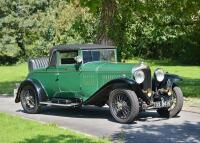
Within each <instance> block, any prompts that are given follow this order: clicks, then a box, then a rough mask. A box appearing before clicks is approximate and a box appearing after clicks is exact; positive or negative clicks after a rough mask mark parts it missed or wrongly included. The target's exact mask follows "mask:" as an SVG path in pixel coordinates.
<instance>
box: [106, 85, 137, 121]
mask: <svg viewBox="0 0 200 143" xmlns="http://www.w3.org/2000/svg"><path fill="white" fill-rule="evenodd" d="M109 108H110V112H111V114H112V116H113V117H114V119H115V120H116V121H117V122H120V123H131V122H133V120H134V119H135V118H136V116H137V115H138V113H139V102H138V98H137V96H136V94H135V92H134V91H131V90H127V89H115V90H113V91H112V92H111V93H110V96H109Z"/></svg>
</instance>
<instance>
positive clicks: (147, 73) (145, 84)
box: [141, 67, 152, 90]
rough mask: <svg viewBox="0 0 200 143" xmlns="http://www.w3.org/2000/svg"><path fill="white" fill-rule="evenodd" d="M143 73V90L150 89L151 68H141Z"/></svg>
mask: <svg viewBox="0 0 200 143" xmlns="http://www.w3.org/2000/svg"><path fill="white" fill-rule="evenodd" d="M141 70H142V71H143V72H144V74H145V80H144V82H143V83H142V84H141V86H142V89H143V90H147V89H152V81H151V70H150V68H149V67H146V68H143V69H141Z"/></svg>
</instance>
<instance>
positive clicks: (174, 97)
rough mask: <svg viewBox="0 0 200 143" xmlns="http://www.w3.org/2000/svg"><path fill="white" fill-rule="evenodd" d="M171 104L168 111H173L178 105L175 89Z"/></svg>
mask: <svg viewBox="0 0 200 143" xmlns="http://www.w3.org/2000/svg"><path fill="white" fill-rule="evenodd" d="M171 98H172V99H171V106H170V107H169V109H168V111H171V110H172V109H174V108H175V107H176V104H177V96H176V93H175V92H174V91H173V94H172V95H171Z"/></svg>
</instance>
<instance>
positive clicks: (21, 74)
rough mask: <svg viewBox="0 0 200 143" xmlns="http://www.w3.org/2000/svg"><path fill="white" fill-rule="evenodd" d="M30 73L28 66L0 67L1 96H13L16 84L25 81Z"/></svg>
mask: <svg viewBox="0 0 200 143" xmlns="http://www.w3.org/2000/svg"><path fill="white" fill-rule="evenodd" d="M27 73H28V67H27V64H26V63H24V64H18V65H13V66H0V94H12V93H13V89H14V88H15V83H19V82H20V81H22V80H24V79H25V77H26V75H27Z"/></svg>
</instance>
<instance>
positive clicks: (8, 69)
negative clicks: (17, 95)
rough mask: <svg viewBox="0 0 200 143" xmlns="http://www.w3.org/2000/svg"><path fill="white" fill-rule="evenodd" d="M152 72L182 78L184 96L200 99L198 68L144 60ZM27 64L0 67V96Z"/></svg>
mask: <svg viewBox="0 0 200 143" xmlns="http://www.w3.org/2000/svg"><path fill="white" fill-rule="evenodd" d="M138 61H141V60H140V59H135V60H127V61H126V62H128V63H138ZM145 63H147V64H148V65H149V66H150V67H151V69H152V70H155V69H156V68H157V67H162V68H163V69H164V70H165V71H168V72H170V73H174V74H178V75H180V76H181V77H182V78H183V82H180V86H181V88H182V90H183V93H184V96H187V97H189V96H190V97H199V98H200V66H186V65H180V64H179V63H175V62H173V61H168V60H164V61H158V60H145ZM27 72H28V69H27V64H19V65H15V66H0V94H3V93H7V94H11V93H13V88H14V87H15V83H17V82H20V81H22V80H24V78H25V76H26V75H27Z"/></svg>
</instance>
